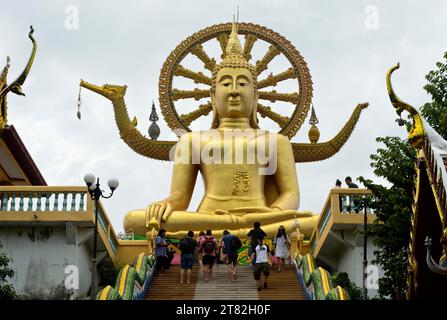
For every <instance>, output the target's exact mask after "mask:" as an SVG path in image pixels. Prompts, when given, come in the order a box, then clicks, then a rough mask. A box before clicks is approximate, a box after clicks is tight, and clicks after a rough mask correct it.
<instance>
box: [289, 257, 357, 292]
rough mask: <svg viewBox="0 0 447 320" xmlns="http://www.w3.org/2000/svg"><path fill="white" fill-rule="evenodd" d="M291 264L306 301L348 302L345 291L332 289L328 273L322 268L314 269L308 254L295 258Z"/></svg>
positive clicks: (314, 266) (336, 288)
mask: <svg viewBox="0 0 447 320" xmlns="http://www.w3.org/2000/svg"><path fill="white" fill-rule="evenodd" d="M293 264H294V266H295V272H296V274H297V277H298V279H299V281H300V283H301V285H302V286H303V289H304V292H305V294H306V297H307V299H308V300H349V294H348V293H347V291H346V290H345V289H343V288H342V287H340V286H336V287H334V285H333V283H332V280H331V276H330V274H329V272H328V271H327V270H325V269H323V268H322V267H316V264H315V260H314V258H313V257H312V255H311V254H310V253H308V254H306V255H304V256H301V255H300V256H297V257H295V260H294V261H293Z"/></svg>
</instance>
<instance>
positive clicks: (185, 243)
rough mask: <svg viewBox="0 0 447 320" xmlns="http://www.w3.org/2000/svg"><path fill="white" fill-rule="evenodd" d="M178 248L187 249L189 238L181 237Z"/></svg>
mask: <svg viewBox="0 0 447 320" xmlns="http://www.w3.org/2000/svg"><path fill="white" fill-rule="evenodd" d="M178 248H179V249H180V251H186V250H188V249H189V238H183V239H182V240H180V243H179V245H178Z"/></svg>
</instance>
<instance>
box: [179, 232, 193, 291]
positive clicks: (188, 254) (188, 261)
mask: <svg viewBox="0 0 447 320" xmlns="http://www.w3.org/2000/svg"><path fill="white" fill-rule="evenodd" d="M193 237H194V232H193V231H188V235H187V236H186V237H184V238H182V239H181V240H180V242H179V249H180V252H181V255H180V283H183V279H184V276H185V270H186V283H188V284H189V283H191V270H192V265H193V264H194V260H195V254H196V249H197V242H196V240H194V238H193Z"/></svg>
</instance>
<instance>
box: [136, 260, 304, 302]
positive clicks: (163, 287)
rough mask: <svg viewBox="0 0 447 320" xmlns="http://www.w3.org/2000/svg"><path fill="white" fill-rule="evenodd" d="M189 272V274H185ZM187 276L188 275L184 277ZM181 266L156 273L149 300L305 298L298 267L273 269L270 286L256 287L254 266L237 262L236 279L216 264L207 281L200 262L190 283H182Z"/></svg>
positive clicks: (147, 295) (224, 268)
mask: <svg viewBox="0 0 447 320" xmlns="http://www.w3.org/2000/svg"><path fill="white" fill-rule="evenodd" d="M185 276H186V275H185ZM185 280H186V277H185ZM179 282H180V269H179V266H171V268H170V269H169V270H167V271H165V272H164V273H159V274H157V275H156V276H155V277H154V278H153V279H152V283H151V286H150V287H149V290H148V292H147V294H146V297H145V298H146V300H173V299H185V300H189V299H190V300H246V299H248V300H305V299H306V295H305V293H304V290H303V288H302V286H301V284H300V282H299V281H298V278H297V276H296V273H295V269H294V267H293V266H292V265H290V266H287V267H286V268H285V269H284V270H283V271H282V272H276V271H275V270H272V271H271V273H270V277H269V279H268V288H267V289H262V290H261V291H258V290H257V286H256V281H255V280H254V278H253V270H252V268H251V266H238V274H237V280H233V281H231V282H229V278H228V274H227V266H226V265H221V264H219V265H215V266H214V268H213V276H212V278H211V280H210V281H209V282H207V283H205V281H204V279H203V274H202V273H199V266H197V265H194V267H193V269H192V279H191V284H186V283H184V284H180V283H179Z"/></svg>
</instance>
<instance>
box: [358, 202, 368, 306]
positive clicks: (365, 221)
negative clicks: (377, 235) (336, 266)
mask: <svg viewBox="0 0 447 320" xmlns="http://www.w3.org/2000/svg"><path fill="white" fill-rule="evenodd" d="M368 204H369V203H368V200H367V198H363V199H362V200H360V208H362V209H363V300H368V291H367V289H366V277H367V273H366V267H367V266H368V258H367V253H368V251H367V250H368V249H367V245H368V217H367V213H366V208H367V207H368Z"/></svg>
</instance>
